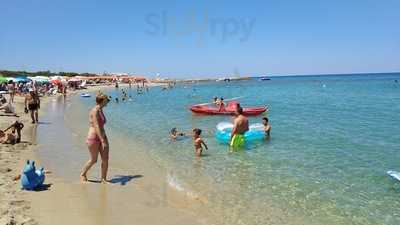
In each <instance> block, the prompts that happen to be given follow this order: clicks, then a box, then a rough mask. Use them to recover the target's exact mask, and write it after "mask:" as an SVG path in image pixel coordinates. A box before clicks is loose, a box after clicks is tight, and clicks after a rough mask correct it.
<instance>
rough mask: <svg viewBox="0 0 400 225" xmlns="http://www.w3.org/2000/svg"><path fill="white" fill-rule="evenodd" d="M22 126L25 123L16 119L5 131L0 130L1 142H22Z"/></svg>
mask: <svg viewBox="0 0 400 225" xmlns="http://www.w3.org/2000/svg"><path fill="white" fill-rule="evenodd" d="M22 128H24V124H23V123H21V122H18V121H15V122H14V123H13V124H11V125H10V126H9V127H8V128H7V129H5V130H4V131H3V130H0V143H3V144H16V143H20V142H21V130H22ZM9 130H10V131H9ZM15 132H17V135H15Z"/></svg>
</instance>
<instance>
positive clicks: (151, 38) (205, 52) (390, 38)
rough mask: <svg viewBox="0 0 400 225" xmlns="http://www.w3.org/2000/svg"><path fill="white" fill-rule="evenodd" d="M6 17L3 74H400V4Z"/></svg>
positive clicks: (253, 5) (111, 4) (21, 12)
mask: <svg viewBox="0 0 400 225" xmlns="http://www.w3.org/2000/svg"><path fill="white" fill-rule="evenodd" d="M0 9H1V13H0V70H27V71H39V70H41V71H43V70H50V71H54V72H59V71H73V72H94V73H103V72H107V73H112V72H126V73H130V74H135V75H144V76H149V77H154V76H155V75H156V74H157V73H159V74H160V75H161V76H166V77H176V78H184V77H188V78H189V77H223V76H227V75H240V76H262V75H269V76H274V75H296V74H298V75H311V74H338V73H373V72H396V71H400V29H399V27H400V1H399V0H381V1H378V0H333V1H322V0H302V1H293V0H291V1H289V0H260V1H250V0H249V1H218V0H201V1H187V0H184V1H166V0H164V1H161V0H159V1H154V0H146V1H133V0H115V1H110V0H104V1H103V0H12V1H6V0H1V1H0Z"/></svg>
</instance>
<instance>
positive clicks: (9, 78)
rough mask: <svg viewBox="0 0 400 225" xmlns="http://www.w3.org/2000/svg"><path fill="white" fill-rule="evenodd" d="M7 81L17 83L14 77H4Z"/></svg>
mask: <svg viewBox="0 0 400 225" xmlns="http://www.w3.org/2000/svg"><path fill="white" fill-rule="evenodd" d="M6 79H7V81H12V82H17V80H16V79H15V78H14V77H6Z"/></svg>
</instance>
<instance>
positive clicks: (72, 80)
mask: <svg viewBox="0 0 400 225" xmlns="http://www.w3.org/2000/svg"><path fill="white" fill-rule="evenodd" d="M80 81H82V79H80V78H79V77H73V78H71V79H69V80H68V82H80Z"/></svg>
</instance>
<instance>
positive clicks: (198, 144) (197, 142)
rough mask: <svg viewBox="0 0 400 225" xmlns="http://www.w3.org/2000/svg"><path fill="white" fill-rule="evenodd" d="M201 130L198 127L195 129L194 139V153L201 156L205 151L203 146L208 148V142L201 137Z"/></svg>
mask: <svg viewBox="0 0 400 225" xmlns="http://www.w3.org/2000/svg"><path fill="white" fill-rule="evenodd" d="M200 135H201V130H200V129H198V128H195V129H193V141H194V153H195V154H196V156H198V157H200V156H201V154H202V153H203V146H204V147H205V148H206V150H208V146H207V145H206V143H205V142H204V141H203V139H201V137H200Z"/></svg>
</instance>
